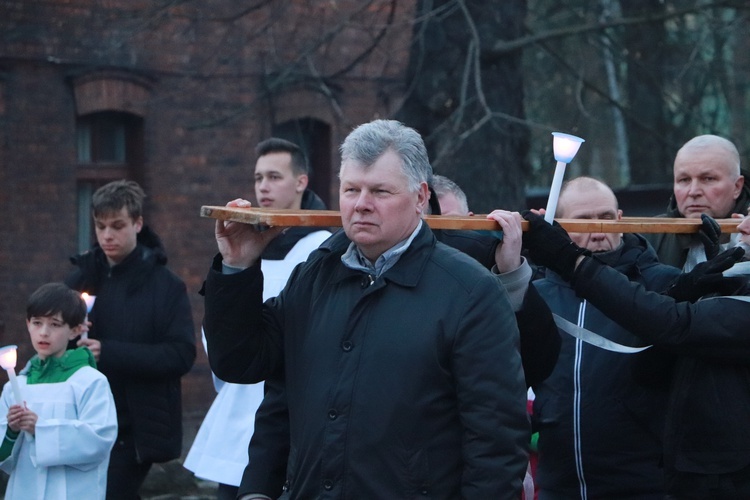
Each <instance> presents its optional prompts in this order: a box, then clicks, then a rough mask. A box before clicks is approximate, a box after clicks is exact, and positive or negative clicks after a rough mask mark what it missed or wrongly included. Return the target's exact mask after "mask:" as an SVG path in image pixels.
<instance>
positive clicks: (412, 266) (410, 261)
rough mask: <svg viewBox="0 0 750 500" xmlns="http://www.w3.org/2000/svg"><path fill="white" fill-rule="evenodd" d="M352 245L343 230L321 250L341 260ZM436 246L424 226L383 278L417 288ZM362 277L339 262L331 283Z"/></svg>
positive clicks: (434, 240)
mask: <svg viewBox="0 0 750 500" xmlns="http://www.w3.org/2000/svg"><path fill="white" fill-rule="evenodd" d="M350 243H351V240H350V239H349V238H348V237H347V236H346V233H344V230H343V229H342V230H339V231H338V232H337V233H336V234H334V235H333V236H331V237H330V238H329V239H328V240H327V241H325V242H323V244H322V245H321V246H320V249H321V250H323V251H326V252H329V253H331V254H332V255H334V256H336V258H339V259H340V258H341V256H342V255H343V254H344V252H346V249H347V248H348V247H349V244H350ZM436 244H437V241H436V239H435V235H434V234H433V233H432V230H431V229H430V228H429V226H428V225H427V224H422V228H421V229H420V230H419V232H418V233H417V235H416V236H415V237H414V240H412V242H411V245H410V246H409V248H408V250H406V252H404V254H403V255H402V256H401V258H400V259H399V260H398V262H396V264H395V265H394V266H393V267H392V268H390V269H388V270H387V271H386V272H385V273H383V275H382V276H381V278H382V279H383V280H388V281H391V282H393V283H396V284H398V285H401V286H405V287H414V286H416V285H417V283H419V279H420V277H421V276H422V273H423V272H424V269H425V266H426V265H427V263H428V262H429V260H430V257H431V256H432V252H433V251H434V249H435V245H436ZM362 275H363V273H362V272H361V271H355V270H353V269H350V268H348V267H346V266H345V265H344V264H343V263H341V262H339V263H338V265H337V266H336V268H335V269H334V272H333V275H332V277H331V281H332V282H334V283H335V282H340V281H342V280H345V279H350V278H352V277H355V278H356V279H361V278H362Z"/></svg>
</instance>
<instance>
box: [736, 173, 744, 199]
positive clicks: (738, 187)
mask: <svg viewBox="0 0 750 500" xmlns="http://www.w3.org/2000/svg"><path fill="white" fill-rule="evenodd" d="M744 185H745V176H743V175H740V176H739V177H738V178H737V180H736V181H734V199H735V200H736V199H737V198H739V197H740V193H741V192H742V186H744Z"/></svg>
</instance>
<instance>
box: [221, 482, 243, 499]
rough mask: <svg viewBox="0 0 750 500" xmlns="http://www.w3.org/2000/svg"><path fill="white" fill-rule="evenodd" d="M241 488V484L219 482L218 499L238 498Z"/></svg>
mask: <svg viewBox="0 0 750 500" xmlns="http://www.w3.org/2000/svg"><path fill="white" fill-rule="evenodd" d="M239 489H240V487H239V486H232V485H230V484H222V483H219V487H218V488H217V490H216V500H236V499H237V493H238V492H239Z"/></svg>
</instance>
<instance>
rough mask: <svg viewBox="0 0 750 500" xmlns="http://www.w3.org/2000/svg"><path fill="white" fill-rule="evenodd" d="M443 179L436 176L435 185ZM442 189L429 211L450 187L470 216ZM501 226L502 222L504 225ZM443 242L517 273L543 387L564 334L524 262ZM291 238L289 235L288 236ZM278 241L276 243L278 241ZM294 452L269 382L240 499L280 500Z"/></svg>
mask: <svg viewBox="0 0 750 500" xmlns="http://www.w3.org/2000/svg"><path fill="white" fill-rule="evenodd" d="M436 179H441V177H440V176H437V175H435V176H433V181H435V180H436ZM435 184H436V188H437V189H432V188H430V193H431V195H430V199H429V210H428V213H430V214H434V215H441V214H442V210H443V205H442V200H443V196H442V195H441V194H440V193H441V192H442V193H443V194H444V193H445V192H446V191H440V189H441V186H442V189H448V188H447V187H446V186H450V190H451V192H453V193H454V196H455V197H456V199H457V200H458V201H459V203H460V205H461V208H460V209H459V212H460V213H457V214H454V215H468V213H469V210H468V206H466V195H465V194H463V191H462V190H461V188H460V187H459V186H458V185H457V184H455V183H454V182H453V181H450V179H447V178H445V177H442V180H439V181H438V182H435ZM499 222H500V221H499ZM433 233H434V234H435V237H436V239H437V240H438V241H440V242H442V243H445V244H446V245H448V246H451V247H453V248H456V249H457V250H460V251H461V252H463V253H465V254H467V255H469V256H470V257H472V258H474V259H475V260H477V261H478V262H479V263H480V264H482V265H483V266H485V267H486V268H487V269H493V268H494V272H496V273H499V271H498V267H497V266H498V265H500V266H501V267H502V268H503V270H504V271H503V272H505V269H510V270H511V271H513V273H512V277H511V276H504V277H503V278H502V279H503V280H504V284H505V286H506V291H507V292H508V294H509V298H510V299H511V304H512V305H513V309H514V311H515V312H516V320H517V322H518V328H519V332H520V349H521V362H522V365H523V369H524V377H525V380H526V385H527V387H530V386H532V385H535V384H538V383H541V381H542V380H544V379H545V378H546V377H548V376H549V374H550V373H551V372H552V370H553V368H554V366H555V361H556V360H557V356H558V353H559V352H560V342H561V341H560V336H559V334H558V332H557V326H556V325H555V323H554V319H553V318H552V313H551V312H550V310H549V308H548V307H547V304H546V303H545V302H544V300H542V298H541V297H540V296H539V294H538V292H537V291H536V289H535V288H533V287H529V286H528V282H529V275H530V271H529V273H528V274H524V272H523V270H517V268H520V267H521V261H520V260H519V261H518V263H517V264H516V266H515V267H508V266H506V265H503V264H501V262H502V261H500V260H498V258H499V257H500V256H501V255H504V254H505V253H507V252H501V251H500V248H499V246H500V239H498V238H497V237H496V236H494V235H490V234H486V232H483V231H458V230H436V231H433ZM285 234H286V233H285ZM274 241H276V240H274ZM288 453H289V425H288V414H287V412H286V401H285V398H284V395H283V393H282V392H280V390H279V386H278V384H276V383H274V382H273V381H266V393H265V397H264V399H263V402H262V403H261V406H260V408H259V409H258V412H257V414H256V420H255V433H254V434H253V437H252V440H251V442H250V446H249V449H248V458H249V464H248V465H247V467H246V468H245V473H244V475H243V477H242V483H241V485H240V487H239V493H240V498H241V499H242V500H250V499H255V498H276V497H278V496H279V495H281V493H282V491H283V487H284V483H285V481H286V463H287V458H288Z"/></svg>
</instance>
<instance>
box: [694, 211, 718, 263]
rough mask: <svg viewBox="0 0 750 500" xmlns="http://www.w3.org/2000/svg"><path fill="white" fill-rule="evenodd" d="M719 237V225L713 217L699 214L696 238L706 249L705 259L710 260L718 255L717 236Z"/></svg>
mask: <svg viewBox="0 0 750 500" xmlns="http://www.w3.org/2000/svg"><path fill="white" fill-rule="evenodd" d="M720 237H721V226H719V224H718V222H716V221H715V220H714V219H713V217H711V216H710V215H706V214H701V228H700V229H699V230H698V238H699V239H700V240H701V243H703V248H704V249H705V250H706V260H711V259H713V258H714V257H716V256H717V255H719V250H721V247H720V246H719V238H720Z"/></svg>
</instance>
